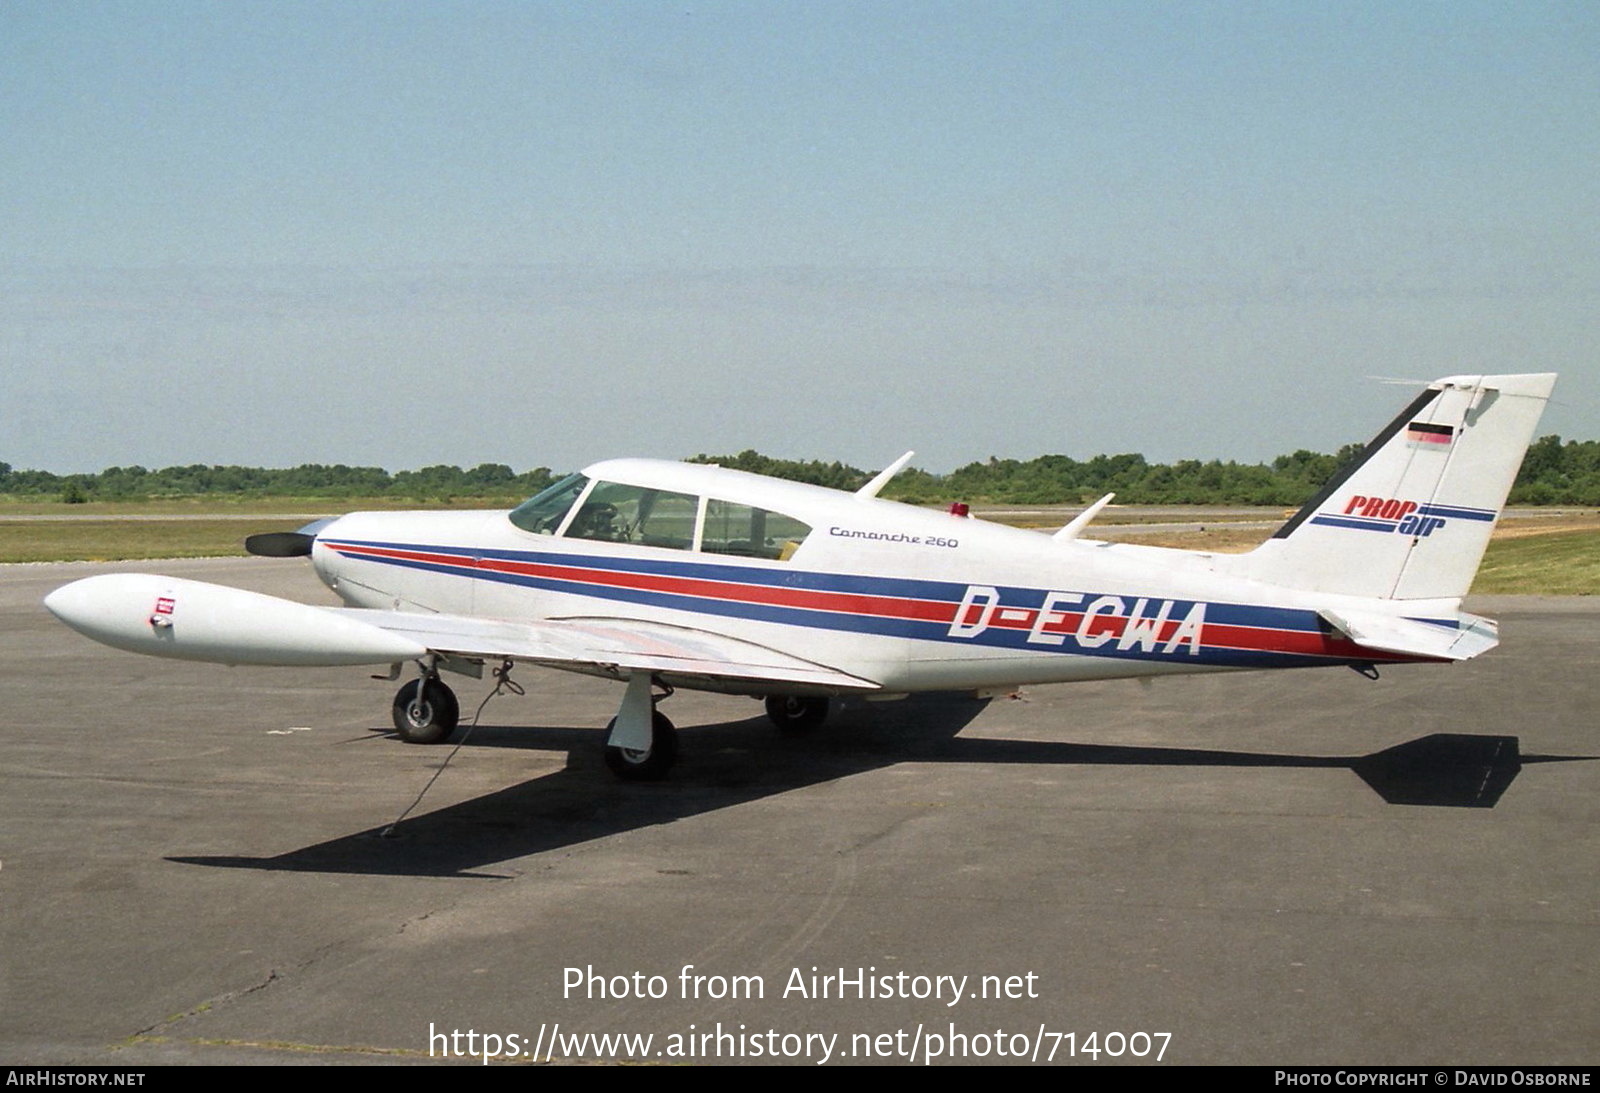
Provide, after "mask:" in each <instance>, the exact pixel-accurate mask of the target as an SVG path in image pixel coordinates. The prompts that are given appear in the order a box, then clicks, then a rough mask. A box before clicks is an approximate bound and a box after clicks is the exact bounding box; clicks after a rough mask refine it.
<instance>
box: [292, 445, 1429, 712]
mask: <svg viewBox="0 0 1600 1093" xmlns="http://www.w3.org/2000/svg"><path fill="white" fill-rule="evenodd" d="M589 473H592V474H596V475H609V476H611V477H614V478H620V477H627V478H629V479H630V480H641V481H646V482H647V483H651V484H653V483H656V482H658V481H659V482H662V483H664V484H665V485H666V486H670V487H671V488H673V489H677V490H682V491H686V492H688V493H698V494H700V495H701V496H708V495H709V496H712V497H716V498H731V499H732V500H735V501H737V500H741V499H742V498H743V497H744V496H745V494H747V493H748V494H749V496H750V497H751V498H757V497H758V498H759V500H760V502H761V503H762V504H763V505H767V506H771V507H773V508H776V509H780V511H782V512H784V513H786V514H788V515H790V516H792V517H795V518H797V519H799V520H802V521H804V522H805V523H806V524H807V525H809V527H810V528H811V531H810V534H809V535H807V536H806V537H805V539H804V541H803V542H802V543H800V545H799V546H798V548H797V549H795V550H794V551H793V553H792V554H791V555H790V556H788V557H786V558H784V559H782V560H779V559H776V558H760V557H730V556H727V555H718V554H707V553H703V552H702V551H699V550H695V549H684V548H682V547H676V548H673V547H661V546H651V545H642V544H639V543H626V542H606V541H596V540H592V539H575V538H569V537H563V536H559V535H552V534H545V533H532V532H528V531H525V530H523V529H522V528H519V527H517V526H515V525H514V524H513V523H512V522H511V520H510V519H508V517H507V514H506V513H505V512H503V511H479V512H441V513H415V512H412V513H382V512H367V513H353V514H351V515H348V516H345V517H343V518H341V519H339V520H338V521H336V522H334V523H333V524H331V525H330V526H328V527H326V528H323V529H322V530H321V531H320V532H319V534H318V538H317V542H316V546H315V549H314V552H313V556H312V557H313V561H314V563H315V565H316V568H317V572H318V574H319V575H320V576H321V577H322V579H323V580H324V581H325V582H326V583H327V584H328V585H329V587H331V588H332V589H333V590H334V591H335V592H337V593H338V595H339V596H340V597H341V598H343V599H344V601H345V602H346V603H347V604H350V605H351V606H354V607H364V608H376V609H382V610H399V611H411V612H423V613H428V612H439V613H444V614H453V615H470V616H477V617H484V618H491V619H501V620H507V621H513V622H516V621H521V622H543V621H548V620H560V619H606V620H644V621H647V622H650V623H656V624H664V625H670V626H675V627H684V628H689V629H695V630H701V631H706V632H714V633H718V634H723V635H728V636H731V637H734V638H738V639H741V640H744V641H748V642H753V643H756V644H759V645H764V646H767V647H769V648H773V649H778V650H783V651H785V652H787V653H790V654H793V655H796V656H801V657H804V658H806V659H808V660H811V661H814V662H817V663H821V664H827V665H830V666H832V667H835V668H838V669H840V670H843V671H848V672H851V673H853V674H855V675H859V676H861V677H864V678H867V679H871V680H874V681H876V682H877V683H879V684H880V685H881V686H882V687H883V689H884V690H885V691H889V692H903V691H921V690H937V689H962V688H980V687H992V686H999V685H1009V684H1023V683H1048V682H1068V681H1074V680H1085V679H1107V678H1116V677H1122V676H1141V675H1152V674H1163V673H1170V672H1196V671H1215V670H1225V669H1240V668H1264V667H1295V666H1311V665H1318V664H1341V663H1363V664H1364V663H1369V662H1371V661H1373V660H1380V661H1382V660H1400V659H1407V658H1404V657H1398V656H1393V657H1386V656H1383V655H1381V654H1380V655H1376V656H1375V655H1374V654H1373V653H1372V652H1371V651H1370V650H1365V649H1359V648H1356V647H1354V646H1352V645H1351V644H1350V643H1349V642H1348V641H1345V640H1343V639H1342V638H1340V637H1339V636H1337V635H1335V634H1332V633H1330V632H1329V630H1328V628H1327V626H1326V625H1324V624H1323V623H1321V622H1320V621H1319V619H1318V617H1317V614H1316V607H1318V606H1322V605H1325V604H1328V603H1330V602H1337V601H1339V600H1340V599H1341V597H1330V596H1327V595H1318V596H1313V595H1311V594H1308V593H1302V592H1296V591H1295V590H1292V589H1284V588H1281V587H1275V586H1271V585H1264V584H1261V583H1259V582H1256V581H1251V580H1247V579H1244V578H1241V577H1239V576H1236V575H1233V574H1231V573H1230V572H1229V567H1230V563H1231V561H1232V559H1231V558H1230V557H1229V556H1216V555H1209V554H1203V553H1193V552H1187V551H1171V550H1160V549H1155V548H1144V547H1137V546H1127V545H1118V544H1109V543H1099V542H1091V541H1081V540H1080V541H1071V542H1062V541H1057V540H1054V539H1052V538H1050V537H1049V536H1047V535H1043V534H1040V533H1038V532H1033V531H1026V530H1020V529H1016V528H1009V527H1004V526H1001V525H997V524H990V523H986V522H983V521H979V520H972V519H966V518H961V517H956V516H951V515H947V514H944V513H940V512H933V511H928V510H924V509H918V508H915V507H912V506H907V505H902V504H897V503H894V502H888V501H881V500H877V499H874V498H864V497H856V496H853V495H849V494H841V493H838V492H836V491H832V490H824V489H820V488H816V487H808V486H803V485H798V484H795V483H775V482H774V481H773V480H771V479H765V478H758V477H756V476H753V475H746V474H741V473H740V472H735V471H729V470H724V469H721V468H717V467H705V466H688V465H684V464H660V463H655V462H653V461H645V460H615V461H611V462H610V463H605V464H599V465H597V466H596V467H594V468H590V471H589ZM702 508H703V506H702ZM891 575H892V576H891ZM1418 606H1423V605H1417V604H1413V605H1412V607H1413V608H1415V607H1418ZM1435 606H1437V607H1439V608H1440V609H1441V613H1442V609H1443V608H1444V607H1445V606H1446V605H1443V604H1440V605H1435ZM690 685H695V684H694V683H693V682H692V681H690ZM728 689H746V688H742V687H739V686H733V687H730V688H728ZM752 689H755V688H752ZM778 689H781V688H773V687H764V688H759V690H762V691H766V692H769V693H770V692H772V691H773V690H778Z"/></svg>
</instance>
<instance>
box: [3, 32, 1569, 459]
mask: <svg viewBox="0 0 1600 1093" xmlns="http://www.w3.org/2000/svg"><path fill="white" fill-rule="evenodd" d="M0 108H3V109H0V148H3V149H4V152H3V153H0V197H3V200H0V375H3V376H4V378H5V381H6V385H5V393H4V398H3V399H0V460H4V461H6V462H9V463H11V464H13V465H15V466H18V467H37V468H41V469H47V470H55V471H63V472H64V471H78V470H98V469H101V468H103V467H105V466H109V465H113V464H123V465H127V464H134V463H138V464H143V465H145V466H164V465H168V464H172V463H192V462H202V463H213V462H215V463H242V464H256V465H286V464H295V463H302V462H345V463H362V464H378V465H382V466H386V467H389V468H391V469H402V468H409V467H419V466H422V465H425V464H428V463H436V462H446V463H459V464H463V465H472V464H476V463H479V462H486V461H487V462H504V463H509V464H511V465H512V466H514V467H516V468H518V469H519V470H520V469H524V468H527V467H531V466H538V465H547V466H551V467H555V468H557V469H566V468H570V467H574V466H577V465H580V464H582V463H584V462H587V461H589V460H592V459H597V458H603V457H606V456H611V455H621V454H638V455H662V456H683V455H689V454H693V453H695V452H701V451H708V452H720V451H736V450H739V449H742V448H746V447H754V448H757V449H759V450H761V451H763V452H766V453H768V454H773V455H785V456H792V457H798V458H828V459H833V458H839V459H844V460H846V461H849V462H853V463H856V464H858V465H861V466H869V467H875V466H881V465H882V464H883V463H885V462H887V461H888V460H890V459H892V458H893V457H894V456H896V455H898V454H899V453H900V452H901V451H902V450H904V449H905V448H908V447H909V448H916V449H917V450H918V452H919V458H918V460H917V462H918V463H919V464H920V465H923V466H927V467H929V468H931V469H934V470H949V469H951V468H953V467H954V466H957V465H959V464H960V463H963V462H966V461H969V460H972V459H982V458H987V457H988V456H990V455H1001V456H1016V457H1024V458H1026V457H1031V456H1034V455H1038V454H1042V453H1045V452H1065V453H1068V454H1072V455H1077V456H1087V455H1091V454H1095V453H1097V452H1118V451H1142V452H1144V453H1145V454H1146V455H1148V456H1150V457H1151V458H1156V459H1173V458H1188V457H1192V458H1214V457H1215V458H1225V459H1226V458H1232V459H1242V460H1252V461H1253V460H1259V459H1265V458H1270V457H1271V456H1273V455H1275V454H1278V453H1281V452H1285V451H1290V450H1293V449H1295V448H1299V447H1311V448H1317V449H1322V450H1331V449H1333V448H1335V447H1337V446H1338V445H1340V444H1343V443H1346V442H1348V441H1351V440H1357V439H1365V438H1366V437H1367V436H1368V435H1370V434H1371V433H1372V432H1373V431H1375V430H1376V429H1377V428H1378V427H1379V426H1380V425H1382V424H1383V423H1384V422H1385V421H1386V420H1387V419H1388V418H1389V417H1390V416H1391V414H1392V412H1393V410H1394V409H1395V408H1397V407H1398V406H1399V405H1400V404H1401V402H1402V400H1403V398H1404V393H1403V392H1402V391H1400V390H1397V389H1394V388H1389V387H1384V386H1380V385H1378V384H1375V383H1373V382H1372V381H1370V380H1369V379H1367V378H1366V377H1370V376H1392V377H1408V378H1416V379H1429V378H1432V377H1435V376H1438V375H1445V374H1450V373H1458V372H1481V371H1559V372H1561V373H1562V374H1563V376H1562V382H1561V384H1560V385H1559V386H1558V388H1557V392H1556V398H1557V404H1556V405H1554V406H1552V408H1551V410H1550V411H1549V413H1548V414H1547V416H1546V419H1545V422H1544V425H1543V427H1542V429H1541V432H1559V433H1562V434H1563V435H1566V436H1568V437H1578V438H1584V439H1593V438H1596V437H1600V368H1597V360H1596V346H1597V342H1600V339H1597V337H1596V335H1597V330H1600V318H1597V316H1600V307H1597V304H1600V6H1597V5H1594V4H1592V3H1585V2H1577V3H1509V2H1508V3H1493V4H1491V3H1473V2H1453V3H1437V4H1435V3H1393V2H1388V3H1355V2H1349V3H1338V4H1327V5H1309V4H1303V3H1287V2H1286V3H1277V2H1262V3H1223V4H1208V3H1162V4H1156V3H1087V2H1084V3H1002V2H972V3H960V4H941V3H927V2H920V3H876V4H874V3H829V2H808V3H803V4H802V3H792V2H790V3H760V2H740V3H712V4H707V3H700V2H680V3H677V4H656V3H648V2H630V3H615V4H608V3H583V4H577V3H572V4H553V3H552V4H539V3H449V4H432V3H421V2H412V3H403V4H395V3H373V4H365V3H336V4H325V3H316V4H312V3H304V4H302V3H289V2H271V3H260V2H257V3H251V2H244V3H156V2H143V3H59V2H49V3H45V2H35V0H9V2H7V3H6V4H4V5H3V6H0Z"/></svg>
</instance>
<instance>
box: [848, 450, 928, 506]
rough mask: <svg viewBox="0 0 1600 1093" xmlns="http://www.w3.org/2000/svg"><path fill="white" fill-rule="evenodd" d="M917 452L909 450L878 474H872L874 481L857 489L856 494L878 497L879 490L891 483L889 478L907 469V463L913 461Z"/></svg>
mask: <svg viewBox="0 0 1600 1093" xmlns="http://www.w3.org/2000/svg"><path fill="white" fill-rule="evenodd" d="M916 454H917V453H916V452H907V453H906V454H905V455H903V456H901V457H900V458H899V459H896V460H895V461H894V462H893V463H891V464H889V465H888V466H887V467H885V468H883V470H881V471H879V472H878V473H877V474H875V475H873V476H872V481H871V482H868V483H867V484H866V485H865V486H862V487H861V488H860V489H859V490H857V491H856V496H857V497H876V496H878V491H879V490H881V489H883V487H885V486H887V485H888V484H889V479H891V478H893V477H894V476H895V475H897V474H899V473H900V472H901V471H903V470H905V466H906V464H907V463H909V462H911V457H912V456H914V455H916Z"/></svg>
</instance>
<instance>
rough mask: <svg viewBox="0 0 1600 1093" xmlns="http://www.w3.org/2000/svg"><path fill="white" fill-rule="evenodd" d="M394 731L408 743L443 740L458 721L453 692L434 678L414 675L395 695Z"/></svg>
mask: <svg viewBox="0 0 1600 1093" xmlns="http://www.w3.org/2000/svg"><path fill="white" fill-rule="evenodd" d="M392 712H393V713H394V731H395V733H396V734H397V735H399V737H400V739H402V740H404V741H405V742H406V743H407V744H442V743H444V742H445V741H446V740H448V739H450V734H451V733H453V732H455V731H456V725H457V724H458V723H459V722H460V721H461V704H460V703H459V702H457V701H456V695H455V692H454V691H452V690H451V689H450V688H449V687H446V686H445V685H444V684H443V683H440V682H439V681H438V680H437V679H426V680H424V679H413V680H412V681H411V682H410V683H407V684H406V685H405V686H404V687H401V688H400V690H399V692H398V693H396V695H395V696H394V709H393V711H392Z"/></svg>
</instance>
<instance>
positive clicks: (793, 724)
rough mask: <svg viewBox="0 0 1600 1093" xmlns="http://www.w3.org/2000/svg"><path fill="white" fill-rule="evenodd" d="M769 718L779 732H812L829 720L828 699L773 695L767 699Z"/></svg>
mask: <svg viewBox="0 0 1600 1093" xmlns="http://www.w3.org/2000/svg"><path fill="white" fill-rule="evenodd" d="M767 718H768V720H770V721H771V722H772V723H773V724H774V725H776V726H778V729H779V731H781V732H786V733H796V734H798V733H804V732H810V731H811V730H812V729H814V728H816V727H817V726H818V725H820V724H822V723H823V722H824V721H826V720H827V719H828V700H827V699H826V698H816V697H800V696H795V695H773V696H771V697H770V698H768V699H767Z"/></svg>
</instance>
